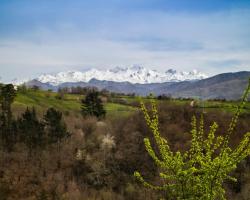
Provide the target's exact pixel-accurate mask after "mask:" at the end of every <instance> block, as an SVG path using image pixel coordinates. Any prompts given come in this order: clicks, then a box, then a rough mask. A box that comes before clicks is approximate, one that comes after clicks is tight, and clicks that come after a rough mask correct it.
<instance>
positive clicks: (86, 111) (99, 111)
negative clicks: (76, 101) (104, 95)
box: [82, 90, 106, 118]
mask: <svg viewBox="0 0 250 200" xmlns="http://www.w3.org/2000/svg"><path fill="white" fill-rule="evenodd" d="M82 115H83V116H84V117H86V116H96V117H97V118H101V117H105V115H106V111H105V109H104V107H103V104H102V100H101V99H100V97H99V92H98V91H96V90H92V91H90V92H88V94H87V95H86V97H85V99H83V100H82Z"/></svg>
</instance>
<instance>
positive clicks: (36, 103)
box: [13, 90, 250, 117]
mask: <svg viewBox="0 0 250 200" xmlns="http://www.w3.org/2000/svg"><path fill="white" fill-rule="evenodd" d="M83 98H84V96H83V95H75V94H65V95H64V97H63V99H58V94H57V93H55V92H48V91H41V90H37V91H35V90H28V91H26V92H24V93H21V92H18V94H17V97H16V99H15V102H14V104H13V110H14V112H15V113H16V114H17V115H18V114H20V113H22V112H23V111H24V110H25V109H26V107H35V108H36V110H37V112H38V114H43V113H44V112H45V111H46V109H48V108H49V107H54V108H56V109H58V110H60V111H62V112H63V113H73V114H77V115H79V114H80V112H81V99H83ZM121 98H123V99H125V100H126V102H127V103H128V104H131V103H133V102H138V101H139V99H138V98H137V97H127V96H121V97H118V99H121ZM142 100H143V101H145V102H147V101H149V99H147V98H143V99H142ZM159 101H160V102H163V103H168V104H172V105H180V106H182V105H185V104H188V105H189V104H190V102H191V101H190V100H179V99H172V100H159ZM238 104H239V102H234V101H232V102H229V101H226V102H222V101H196V107H197V108H198V109H204V110H205V111H212V110H218V109H219V110H221V111H223V112H234V111H235V109H236V108H237V105H238ZM105 109H106V111H107V116H110V117H121V116H128V115H130V114H131V113H133V112H134V111H136V110H138V108H136V107H133V106H129V105H124V104H119V103H105ZM243 112H244V113H250V102H247V103H246V105H245V108H244V110H243Z"/></svg>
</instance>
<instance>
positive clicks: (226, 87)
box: [16, 66, 250, 100]
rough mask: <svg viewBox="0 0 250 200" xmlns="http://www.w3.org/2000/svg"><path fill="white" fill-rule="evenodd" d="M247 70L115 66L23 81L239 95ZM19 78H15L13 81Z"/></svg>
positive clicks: (188, 94) (116, 89)
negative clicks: (219, 71)
mask: <svg viewBox="0 0 250 200" xmlns="http://www.w3.org/2000/svg"><path fill="white" fill-rule="evenodd" d="M249 77H250V72H247V71H243V72H235V73H223V74H219V75H216V76H213V77H208V76H207V75H205V74H204V73H201V72H198V71H197V70H193V71H191V72H178V71H176V70H174V69H169V70H167V71H165V72H163V73H160V72H158V71H156V70H150V69H146V68H144V67H141V66H133V67H126V68H125V67H124V68H122V67H116V68H113V69H109V70H98V69H91V70H88V71H85V72H79V71H67V72H59V73H57V74H54V75H52V74H44V75H41V76H39V77H38V78H35V79H33V80H29V81H26V82H25V84H26V85H27V86H34V85H36V86H39V87H40V88H41V89H45V90H47V89H52V90H54V91H56V90H57V89H58V88H62V87H69V88H70V87H77V86H80V87H96V88H98V89H100V90H102V89H106V90H109V91H111V92H118V93H135V94H137V95H148V94H149V93H153V94H155V95H160V94H167V95H171V96H173V97H195V98H202V99H214V98H219V99H230V100H231V99H239V98H240V96H241V94H242V92H243V90H244V88H245V86H246V85H247V81H248V78H249ZM17 83H18V84H20V83H22V82H18V81H17V82H16V84H17Z"/></svg>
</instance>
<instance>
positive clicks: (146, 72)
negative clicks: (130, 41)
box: [15, 66, 208, 86]
mask: <svg viewBox="0 0 250 200" xmlns="http://www.w3.org/2000/svg"><path fill="white" fill-rule="evenodd" d="M207 77H208V76H207V75H205V74H203V73H201V72H198V71H197V70H193V71H191V72H179V71H176V70H173V69H168V70H167V71H165V72H163V73H161V72H158V71H156V70H150V69H146V68H144V67H141V66H133V67H115V68H113V69H106V70H100V69H90V70H88V71H85V72H80V71H66V72H59V73H57V74H43V75H41V76H39V77H38V78H35V79H36V80H37V81H40V82H41V83H49V84H51V85H53V86H58V85H60V84H62V83H66V82H70V83H76V82H89V81H90V80H91V79H97V80H106V81H114V82H126V81H127V82H130V83H133V84H134V83H140V84H146V83H163V82H179V81H190V80H201V79H204V78H207ZM15 82H16V83H18V84H20V83H21V82H23V81H15ZM25 82H27V80H26V81H25Z"/></svg>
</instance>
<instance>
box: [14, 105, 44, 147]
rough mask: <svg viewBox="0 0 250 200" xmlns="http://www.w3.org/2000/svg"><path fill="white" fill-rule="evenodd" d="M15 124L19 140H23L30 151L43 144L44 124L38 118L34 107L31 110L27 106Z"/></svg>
mask: <svg viewBox="0 0 250 200" xmlns="http://www.w3.org/2000/svg"><path fill="white" fill-rule="evenodd" d="M17 124H18V132H19V134H20V141H22V142H24V143H25V144H26V145H27V146H28V148H29V149H30V151H31V150H32V149H35V148H37V147H41V146H42V145H43V144H44V140H45V133H44V126H43V124H42V123H41V122H40V121H39V120H38V118H37V115H36V111H35V109H34V107H33V108H32V110H30V109H29V108H27V109H26V111H25V112H24V113H23V114H22V117H21V118H19V119H18V122H17Z"/></svg>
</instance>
